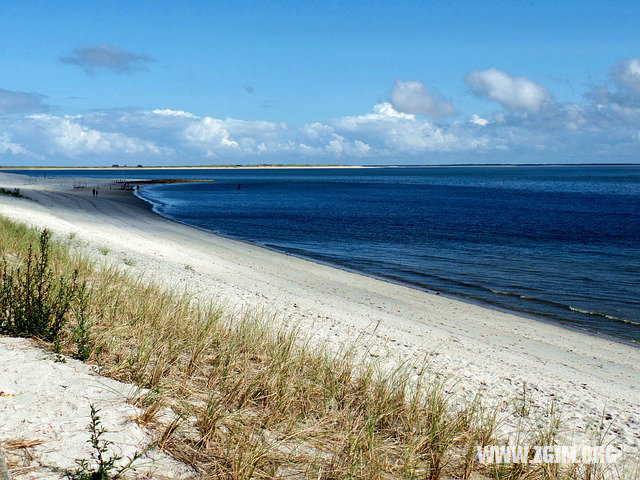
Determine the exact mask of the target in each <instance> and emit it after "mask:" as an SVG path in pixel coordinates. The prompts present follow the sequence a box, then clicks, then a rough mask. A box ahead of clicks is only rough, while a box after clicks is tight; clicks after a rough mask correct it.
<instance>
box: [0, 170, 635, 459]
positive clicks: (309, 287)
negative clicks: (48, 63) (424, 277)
mask: <svg viewBox="0 0 640 480" xmlns="http://www.w3.org/2000/svg"><path fill="white" fill-rule="evenodd" d="M72 183H73V182H72V180H68V179H67V180H59V179H58V180H53V179H38V180H34V179H33V178H27V177H21V176H18V175H8V174H0V186H5V187H10V186H13V185H15V186H19V187H20V188H21V189H22V192H23V193H24V194H26V195H29V196H30V197H32V198H33V199H35V200H37V202H34V201H28V200H23V199H15V198H12V197H7V196H0V214H2V215H6V216H8V217H11V218H14V219H16V220H21V221H26V222H28V223H30V224H32V225H36V226H38V227H41V228H42V227H47V228H50V229H51V230H53V231H54V232H56V233H57V234H60V235H69V234H72V233H73V234H75V237H74V238H75V240H74V241H76V242H77V243H79V244H82V245H83V248H85V249H87V250H88V251H91V252H93V253H94V254H95V255H96V256H98V257H100V258H105V257H104V256H102V255H101V254H100V248H101V247H104V248H108V249H109V252H108V254H107V255H106V258H107V259H109V260H111V261H114V262H118V263H120V264H122V265H123V268H130V269H132V270H135V271H137V272H141V273H142V272H144V275H146V276H148V277H149V278H154V279H156V280H158V281H161V282H163V283H165V284H167V285H170V286H177V287H178V288H182V287H189V288H191V289H192V291H193V292H195V293H196V295H197V296H198V298H201V299H207V298H216V299H221V300H223V301H224V302H226V303H227V304H229V305H231V306H234V307H247V306H248V307H258V308H267V309H268V310H270V311H277V312H278V313H279V314H280V315H281V316H282V317H281V318H286V319H287V321H290V322H300V325H301V327H302V328H301V329H302V331H303V332H308V333H310V334H313V335H314V336H315V339H316V340H318V341H322V342H324V343H325V344H327V345H328V346H330V347H337V346H340V345H342V344H344V343H351V342H353V341H355V340H356V339H358V341H359V344H360V345H361V348H363V349H365V348H367V349H369V350H370V352H371V354H372V355H374V356H378V357H383V358H387V359H389V360H390V361H395V360H400V361H410V362H412V361H417V359H419V358H421V357H423V356H424V355H425V354H427V355H428V357H429V358H430V362H431V365H432V366H433V369H434V370H437V371H440V372H442V373H443V374H445V375H448V376H451V377H452V378H454V379H455V380H456V381H457V385H456V387H455V388H457V389H458V391H459V392H467V393H468V394H473V393H475V392H477V391H478V390H482V391H483V392H484V395H485V396H487V397H491V398H495V399H501V400H503V401H511V400H513V398H514V396H515V395H516V394H517V392H519V391H520V392H521V391H522V385H523V383H525V384H526V386H527V390H528V395H530V398H531V400H532V401H533V402H534V403H535V404H536V405H538V406H544V405H547V404H548V403H549V402H550V401H551V400H555V401H556V402H557V405H558V406H559V407H560V410H561V412H563V417H564V419H565V421H566V422H565V424H566V425H568V426H570V427H571V428H572V429H573V430H572V431H571V432H568V433H567V435H568V437H567V438H572V437H571V436H572V435H575V437H573V438H575V439H583V440H584V437H581V436H582V435H587V436H588V435H590V433H589V426H593V425H594V424H596V423H597V422H598V421H600V419H601V417H602V414H603V411H604V410H605V409H606V412H607V415H610V416H611V418H612V420H611V428H610V430H609V435H610V437H611V438H612V439H614V440H615V442H616V443H617V444H621V445H625V446H626V447H632V448H637V447H638V444H639V443H640V388H639V386H640V349H638V348H636V347H634V346H630V345H626V344H623V343H618V342H614V341H611V340H608V339H605V338H601V337H596V336H591V335H587V334H583V333H580V332H576V331H572V330H569V329H565V328H562V327H558V326H555V325H551V324H548V323H543V322H539V321H536V320H532V319H529V318H524V317H521V316H518V315H514V314H510V313H504V312H499V311H496V310H492V309H488V308H485V307H482V306H478V305H474V304H471V303H465V302H462V301H458V300H453V299H450V298H446V297H444V296H439V295H434V294H429V293H425V292H422V291H418V290H414V289H411V288H407V287H403V286H399V285H395V284H391V283H387V282H384V281H380V280H376V279H373V278H369V277H366V276H362V275H358V274H354V273H349V272H346V271H342V270H339V269H335V268H332V267H328V266H323V265H319V264H315V263H312V262H309V261H305V260H301V259H298V258H295V257H291V256H287V255H283V254H279V253H275V252H272V251H269V250H266V249H263V248H260V247H256V246H253V245H249V244H246V243H242V242H237V241H234V240H229V239H226V238H222V237H219V236H215V235H212V234H209V233H205V232H202V231H199V230H197V229H195V228H191V227H187V226H184V225H180V224H178V223H176V222H172V221H170V220H167V219H164V218H162V217H160V216H158V215H156V214H154V213H152V212H150V211H149V208H148V207H147V205H146V204H145V203H144V202H142V201H141V200H139V199H137V198H135V197H133V195H131V193H130V192H121V191H110V190H109V189H108V188H106V187H104V186H103V188H101V190H100V196H99V197H98V198H93V197H92V195H91V186H93V185H94V184H96V182H92V181H88V180H86V179H83V180H79V183H83V184H86V185H87V186H88V187H89V188H88V190H74V189H72V188H71V184H72ZM124 259H130V260H132V261H133V265H132V266H124V265H125V264H124ZM127 263H130V262H127ZM1 436H2V435H1V434H0V437H1Z"/></svg>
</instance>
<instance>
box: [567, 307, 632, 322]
mask: <svg viewBox="0 0 640 480" xmlns="http://www.w3.org/2000/svg"><path fill="white" fill-rule="evenodd" d="M569 310H571V311H573V312H577V313H582V314H584V315H593V316H594V317H601V318H606V319H607V320H612V321H614V322H623V323H628V324H629V325H637V326H639V327H640V323H639V322H634V321H633V320H627V319H625V318H620V317H614V316H613V315H607V314H606V313H600V312H592V311H591V310H582V309H581V308H576V307H572V306H570V305H569Z"/></svg>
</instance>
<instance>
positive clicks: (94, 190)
mask: <svg viewBox="0 0 640 480" xmlns="http://www.w3.org/2000/svg"><path fill="white" fill-rule="evenodd" d="M91 195H93V196H94V197H95V196H96V189H95V188H92V189H91Z"/></svg>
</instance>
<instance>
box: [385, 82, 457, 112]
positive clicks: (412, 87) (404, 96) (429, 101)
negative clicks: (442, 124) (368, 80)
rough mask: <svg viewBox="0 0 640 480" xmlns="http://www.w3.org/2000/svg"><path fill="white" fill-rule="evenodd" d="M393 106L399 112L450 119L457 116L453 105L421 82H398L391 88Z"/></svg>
mask: <svg viewBox="0 0 640 480" xmlns="http://www.w3.org/2000/svg"><path fill="white" fill-rule="evenodd" d="M391 105H392V106H393V108H394V109H395V110H397V111H398V112H404V113H414V114H419V115H428V116H430V117H450V116H452V115H455V114H457V113H458V112H457V111H456V109H455V107H454V106H453V103H451V101H450V100H447V99H446V98H444V97H443V96H442V95H440V94H438V93H437V92H433V91H430V90H429V89H428V88H427V87H426V86H425V85H424V84H423V83H421V82H402V81H400V80H396V82H395V83H394V84H393V87H391Z"/></svg>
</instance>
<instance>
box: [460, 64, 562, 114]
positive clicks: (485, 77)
mask: <svg viewBox="0 0 640 480" xmlns="http://www.w3.org/2000/svg"><path fill="white" fill-rule="evenodd" d="M464 81H465V82H466V84H467V85H468V86H469V88H471V90H472V91H473V92H474V93H475V94H476V95H479V96H481V97H485V98H488V99H490V100H493V101H495V102H498V103H499V104H500V105H502V106H503V107H504V108H506V109H507V110H510V111H517V110H526V111H529V112H539V111H540V110H541V109H542V108H543V107H544V106H545V105H548V104H552V103H553V97H552V96H551V93H549V91H548V90H547V89H546V88H544V87H542V86H541V85H538V84H537V83H535V82H533V81H531V80H529V79H527V78H524V77H512V76H511V75H507V74H506V73H504V72H501V71H500V70H496V69H495V68H490V69H488V70H482V71H475V72H471V73H469V74H467V75H466V76H465V77H464Z"/></svg>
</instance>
